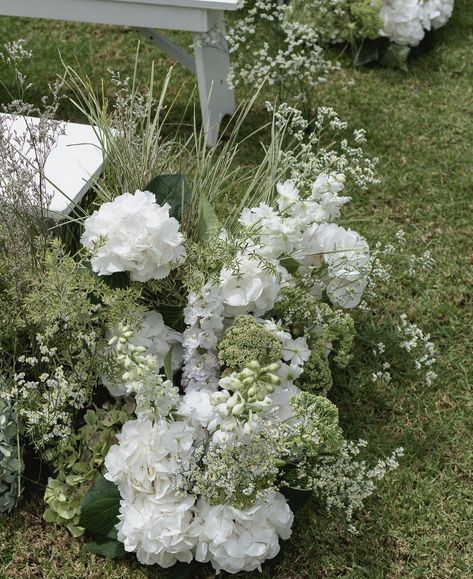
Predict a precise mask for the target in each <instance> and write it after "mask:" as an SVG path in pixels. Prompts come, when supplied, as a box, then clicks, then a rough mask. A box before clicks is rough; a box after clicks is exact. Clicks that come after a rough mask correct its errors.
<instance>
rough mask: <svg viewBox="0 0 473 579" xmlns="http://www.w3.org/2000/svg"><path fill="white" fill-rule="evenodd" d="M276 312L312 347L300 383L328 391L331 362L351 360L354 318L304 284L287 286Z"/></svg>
mask: <svg viewBox="0 0 473 579" xmlns="http://www.w3.org/2000/svg"><path fill="white" fill-rule="evenodd" d="M273 312H274V314H275V315H276V317H278V318H279V319H281V320H282V321H283V324H284V325H285V327H287V328H288V329H290V331H291V334H292V335H293V336H305V337H306V338H307V341H308V344H309V347H310V349H311V356H310V359H309V360H308V362H307V363H306V364H305V365H304V373H303V374H302V375H301V377H300V378H299V379H298V381H297V385H298V386H299V387H300V388H302V389H303V390H309V391H312V392H318V393H321V394H326V393H327V392H328V391H329V390H330V388H331V387H332V373H331V368H330V362H331V361H333V362H334V363H335V364H336V365H337V366H339V367H341V368H344V367H345V366H347V364H348V363H349V362H350V360H351V350H352V347H353V340H354V337H355V323H354V321H353V318H352V317H351V315H350V314H349V313H346V312H345V311H343V310H334V309H333V308H332V307H331V306H330V305H328V304H325V303H322V302H319V301H317V300H316V298H315V297H314V296H312V295H311V294H310V293H309V292H308V291H307V288H305V287H304V286H303V284H301V285H298V286H296V287H288V288H284V289H283V290H282V292H281V295H280V299H279V300H278V302H277V303H276V305H275V307H274V310H273Z"/></svg>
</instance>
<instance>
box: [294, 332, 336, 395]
mask: <svg viewBox="0 0 473 579" xmlns="http://www.w3.org/2000/svg"><path fill="white" fill-rule="evenodd" d="M296 384H297V386H298V387H299V388H301V390H307V391H309V392H314V393H317V394H321V395H324V396H325V395H326V394H327V393H328V391H329V390H330V389H331V388H332V385H333V379H332V371H331V369H330V363H329V359H328V357H327V348H326V344H324V343H323V342H322V341H320V340H314V341H313V342H312V343H311V350H310V358H309V360H308V361H307V362H306V363H305V365H304V372H303V373H302V375H301V376H300V377H299V378H298V379H297V381H296Z"/></svg>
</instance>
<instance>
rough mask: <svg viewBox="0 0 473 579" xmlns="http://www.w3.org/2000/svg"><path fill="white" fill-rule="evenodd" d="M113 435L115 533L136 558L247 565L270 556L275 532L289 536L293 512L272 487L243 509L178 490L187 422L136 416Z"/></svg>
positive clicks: (189, 437)
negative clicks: (116, 496) (117, 495)
mask: <svg viewBox="0 0 473 579" xmlns="http://www.w3.org/2000/svg"><path fill="white" fill-rule="evenodd" d="M190 395H192V393H191V394H190ZM184 398H185V397H184ZM117 438H118V444H116V445H114V446H112V447H111V449H110V451H109V453H108V455H107V457H106V460H105V466H106V469H107V473H106V475H105V476H106V478H107V479H108V480H110V481H113V482H114V483H115V484H117V486H118V488H119V490H120V494H121V497H122V500H121V503H120V515H119V523H118V525H117V529H118V535H117V537H118V540H119V541H121V542H123V544H124V546H125V549H126V551H129V552H135V553H136V555H137V558H138V560H139V561H140V562H141V563H144V564H146V565H153V564H158V565H160V566H161V567H170V566H172V565H174V563H176V562H177V561H182V562H187V563H188V562H190V561H191V560H192V558H193V557H195V558H196V559H197V560H198V561H201V562H207V561H210V562H211V563H212V565H213V566H214V567H215V569H216V570H217V572H219V571H220V570H225V571H228V572H230V573H236V572H238V571H241V570H247V571H252V570H254V569H260V568H261V564H262V563H263V562H264V561H265V560H266V559H269V558H272V557H274V556H276V554H277V553H278V551H279V538H282V539H287V538H289V536H290V535H291V526H292V522H293V514H292V512H291V510H290V508H289V506H288V504H287V502H286V500H285V498H284V497H283V496H282V495H280V494H279V493H273V494H272V495H271V496H269V497H268V498H267V500H265V501H264V502H263V501H257V502H256V503H255V504H254V505H253V507H251V508H250V509H247V510H243V511H242V510H239V509H236V508H234V507H231V506H227V505H217V506H210V505H208V504H206V503H205V502H204V501H202V500H198V501H197V498H196V497H195V496H194V495H192V494H188V493H186V492H183V491H180V490H179V484H178V479H179V477H180V473H181V472H182V469H183V465H184V469H185V464H186V463H188V461H189V460H190V457H191V453H192V451H193V445H194V444H195V443H196V441H197V440H198V438H196V431H195V429H194V428H193V427H192V426H191V425H190V424H189V422H188V421H186V420H178V421H175V422H167V421H166V420H163V419H161V420H158V421H155V422H152V421H150V420H148V419H145V418H141V419H138V420H134V421H129V422H127V423H126V424H125V425H124V426H123V430H122V432H121V434H119V435H118V437H117Z"/></svg>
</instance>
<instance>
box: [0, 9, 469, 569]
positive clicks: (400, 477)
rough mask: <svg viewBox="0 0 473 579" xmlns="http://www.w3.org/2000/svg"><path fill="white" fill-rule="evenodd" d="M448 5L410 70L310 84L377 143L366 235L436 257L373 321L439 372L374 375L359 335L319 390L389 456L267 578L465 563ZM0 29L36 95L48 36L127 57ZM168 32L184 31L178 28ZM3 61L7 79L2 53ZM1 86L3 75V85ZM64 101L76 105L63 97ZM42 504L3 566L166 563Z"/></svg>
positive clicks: (86, 58) (121, 39)
mask: <svg viewBox="0 0 473 579" xmlns="http://www.w3.org/2000/svg"><path fill="white" fill-rule="evenodd" d="M456 5H457V7H456V11H455V14H454V17H453V19H452V21H451V22H450V24H449V25H448V26H447V27H446V28H444V29H443V30H442V31H439V32H438V33H437V34H436V36H435V41H436V42H435V47H434V49H433V51H431V52H430V53H429V54H426V55H424V56H422V57H421V58H420V59H418V60H416V61H414V62H413V63H412V65H411V70H410V72H409V73H408V74H406V73H402V72H399V71H393V70H386V69H364V70H352V69H344V71H343V72H340V73H338V74H337V75H336V76H335V78H334V79H333V80H332V82H330V83H328V84H327V85H325V86H324V87H323V88H321V89H319V90H318V91H317V94H316V95H315V98H316V101H317V104H319V105H326V106H331V107H333V108H334V109H336V110H337V111H338V112H339V113H340V114H341V115H342V117H345V118H347V119H348V120H349V121H350V123H351V125H352V126H358V127H364V128H365V129H366V130H367V137H368V141H369V146H368V151H369V153H370V154H371V155H373V156H377V157H379V158H380V177H381V180H382V182H381V184H380V185H379V186H378V187H376V188H374V189H372V190H370V191H369V192H367V193H363V194H358V195H357V197H356V198H355V199H354V203H352V207H351V209H350V211H351V215H350V217H351V222H355V223H356V228H357V229H358V230H359V231H360V232H361V233H364V234H365V235H366V236H367V238H368V239H369V240H370V241H371V242H374V241H375V240H378V239H380V240H388V239H389V238H390V237H391V236H392V235H393V234H394V233H395V231H396V230H397V229H399V228H402V229H404V230H405V232H406V234H407V238H408V241H409V243H410V245H411V247H413V248H419V249H420V250H423V249H425V248H427V247H428V248H430V249H431V251H432V253H433V255H434V257H435V259H436V265H435V267H434V269H433V271H432V272H431V273H430V274H429V276H428V278H427V279H424V280H423V281H422V282H421V281H419V282H410V281H409V282H407V281H406V277H405V276H402V275H401V276H399V280H400V281H399V282H398V283H397V284H395V285H394V286H393V287H391V288H390V290H389V292H386V293H385V294H384V295H383V300H382V304H381V305H380V310H382V314H381V315H380V316H379V317H377V318H376V320H375V323H376V326H375V329H376V330H377V332H378V335H379V336H380V339H382V337H383V333H385V334H386V333H388V332H389V326H390V324H391V320H392V317H393V316H395V315H396V312H399V311H401V312H402V311H405V312H407V314H408V315H409V317H410V318H412V319H413V320H414V321H416V322H417V323H418V324H419V325H420V326H421V327H422V328H423V329H425V331H427V332H429V333H430V334H431V335H432V338H433V340H434V341H435V343H436V345H437V360H438V368H437V373H438V374H439V378H438V380H437V382H436V383H435V384H434V385H433V386H430V387H428V386H426V385H425V384H423V383H421V382H420V381H417V380H416V379H415V377H414V376H413V374H412V370H411V366H409V365H408V364H407V362H406V361H405V360H404V359H402V358H400V359H399V360H398V361H397V364H398V371H397V372H396V374H395V375H396V379H395V380H393V382H392V383H391V384H389V385H387V386H386V385H383V386H381V385H375V384H373V383H371V381H370V379H369V376H370V374H371V372H372V371H373V366H372V365H371V364H372V363H371V362H370V355H369V347H368V345H367V344H364V343H363V342H362V341H360V342H359V345H358V346H357V348H358V350H357V355H356V357H355V362H354V363H353V364H352V365H351V366H350V368H349V369H348V371H345V372H344V373H343V374H340V375H339V376H338V382H339V386H338V387H337V388H336V389H334V391H333V393H332V394H331V397H332V399H333V400H334V401H335V402H336V403H337V404H338V406H339V408H340V413H341V417H342V423H343V426H344V429H345V431H346V433H347V434H348V435H349V436H350V437H352V438H359V437H361V438H365V439H367V440H368V441H369V442H370V443H371V446H372V448H373V449H374V450H375V451H376V453H378V454H381V453H383V452H385V453H387V452H389V451H390V450H391V449H392V448H394V447H397V446H400V445H401V446H404V448H405V451H406V454H405V457H404V459H403V460H402V465H401V468H399V470H398V471H396V472H395V473H394V474H392V475H390V476H389V478H388V479H387V481H385V482H384V484H383V485H382V486H381V488H380V489H379V491H378V492H377V494H376V496H375V498H373V499H371V500H370V501H369V502H368V508H367V509H366V511H365V512H364V513H363V515H362V516H361V519H360V523H359V529H360V534H359V535H358V536H355V537H352V536H350V535H348V534H347V533H346V532H344V531H343V526H342V525H341V523H340V521H339V519H337V518H331V517H329V516H327V515H325V514H323V513H322V512H320V511H319V510H318V509H317V508H316V507H315V505H309V507H308V508H307V509H306V510H305V511H304V513H303V514H301V515H300V516H299V518H298V522H297V523H296V525H295V531H294V534H293V538H292V539H291V540H290V541H289V542H288V543H287V544H286V545H285V547H284V552H285V558H284V559H283V560H282V562H280V563H279V564H278V565H277V566H275V567H273V568H271V569H269V568H268V569H267V570H266V571H265V572H264V573H263V575H262V577H264V578H269V577H272V578H277V579H289V578H291V579H294V578H304V577H307V578H317V577H347V578H348V577H350V578H369V579H371V578H378V577H380V578H381V577H386V578H394V577H413V578H414V577H415V578H417V577H422V578H424V577H425V578H439V579H440V578H442V579H443V578H447V577H452V578H455V579H456V578H463V577H465V578H468V577H472V576H473V526H472V520H473V474H472V473H473V450H472V438H471V436H472V432H473V394H472V391H471V378H472V356H471V352H472V346H473V336H472V330H471V328H472V322H473V308H472V291H471V288H472V281H473V275H472V265H473V227H472V217H471V209H472V200H473V6H472V5H471V3H470V0H457V2H456ZM0 32H1V37H2V41H7V40H13V39H16V38H18V37H22V38H26V39H27V41H28V44H29V46H30V47H31V48H32V50H33V52H34V55H35V58H34V61H32V63H31V65H30V66H29V70H28V72H29V74H30V75H31V78H32V80H33V81H34V82H35V91H36V92H35V98H37V99H38V100H39V99H40V97H41V95H42V94H43V93H44V92H46V90H47V83H48V82H49V81H51V80H52V79H53V78H54V75H55V73H57V72H59V71H60V70H61V57H60V56H59V54H58V50H60V51H61V56H62V58H63V59H64V61H65V62H67V63H68V64H72V65H74V64H76V63H77V65H78V66H79V67H80V69H81V70H82V71H83V72H84V73H86V74H88V75H90V76H91V78H92V79H94V80H97V81H98V80H99V79H100V78H101V77H102V76H103V75H104V74H106V71H107V69H109V68H111V69H114V70H121V71H123V72H124V74H127V73H130V72H131V70H132V66H133V53H134V50H135V48H136V42H137V40H138V38H139V37H138V34H137V33H136V32H134V31H132V30H123V29H114V28H107V27H98V26H97V27H96V26H86V25H79V24H64V23H57V22H44V21H43V22H42V21H28V20H17V19H9V18H1V19H0ZM180 40H181V41H183V42H184V43H186V42H188V38H187V36H185V35H182V36H181V38H180ZM141 54H142V61H143V70H144V71H146V69H147V67H148V65H149V64H150V62H151V60H152V59H156V66H157V78H158V82H159V78H160V77H161V76H164V74H165V72H166V71H167V69H168V66H169V64H170V61H169V60H168V59H167V58H166V57H164V56H162V55H161V54H160V53H159V52H157V51H155V50H154V49H153V47H152V46H151V45H148V44H146V43H145V44H144V46H143V48H142V53H141ZM0 75H1V78H2V79H3V80H4V81H5V83H6V85H7V87H8V86H9V80H8V76H7V75H3V73H2V68H0ZM193 89H194V85H193V78H192V77H191V75H190V74H188V73H187V72H185V71H184V70H183V69H182V68H180V67H178V68H176V70H175V74H174V81H173V91H175V92H176V93H177V91H179V90H180V91H181V96H180V97H179V100H178V102H177V104H176V108H175V111H174V114H175V115H176V119H177V118H178V116H179V115H180V114H183V113H184V107H185V103H186V102H187V98H188V97H189V96H190V95H191V94H192V91H193ZM7 98H8V95H7V91H6V90H5V89H3V90H2V91H1V93H0V100H2V101H6V100H7ZM263 109H264V98H261V99H260V101H259V103H258V104H257V106H256V108H255V110H254V112H252V113H251V115H250V118H249V120H248V123H249V125H252V126H255V124H256V123H259V122H261V121H262V119H263V118H264V110H263ZM62 112H63V114H64V117H65V118H71V119H73V118H74V119H75V118H78V117H77V115H76V113H75V112H74V111H73V108H72V107H71V106H70V105H67V104H65V105H64V108H63V111H62ZM190 115H191V112H189V113H188V116H189V120H190V119H191V116H190ZM256 146H257V143H254V146H249V147H248V151H247V153H245V154H244V155H243V156H242V159H241V162H243V163H247V164H251V163H254V162H255V161H254V158H255V157H254V151H255V147H256ZM371 331H372V329H371V328H370V327H368V324H367V326H366V328H360V332H361V333H362V334H363V336H367V335H368V334H369V332H371ZM41 514H42V505H41V501H40V498H39V496H35V495H33V496H30V497H29V498H27V499H26V500H25V501H24V502H23V503H22V505H21V507H20V508H19V509H18V510H17V511H16V512H15V513H13V514H12V515H11V516H8V517H4V518H3V519H2V520H0V578H10V577H16V578H33V577H41V578H43V577H44V578H46V577H47V578H71V579H73V578H77V579H80V578H85V577H87V578H102V577H108V578H109V579H118V578H128V577H130V578H131V577H133V578H135V579H141V578H145V577H165V576H166V574H165V573H163V572H161V571H158V570H156V569H152V568H149V569H147V568H139V567H138V565H136V564H135V563H133V562H132V561H122V562H114V561H107V560H104V559H101V558H100V557H98V556H94V555H90V554H87V553H84V552H83V550H82V544H81V542H80V541H76V540H73V539H72V538H70V537H69V536H68V533H67V531H65V530H63V529H57V528H55V527H54V526H51V525H46V524H45V523H43V522H42V519H41ZM210 576H212V573H211V572H210V571H209V572H207V573H206V572H205V571H203V572H202V574H201V577H210ZM249 576H250V575H249V574H240V575H239V577H249ZM251 576H253V575H251Z"/></svg>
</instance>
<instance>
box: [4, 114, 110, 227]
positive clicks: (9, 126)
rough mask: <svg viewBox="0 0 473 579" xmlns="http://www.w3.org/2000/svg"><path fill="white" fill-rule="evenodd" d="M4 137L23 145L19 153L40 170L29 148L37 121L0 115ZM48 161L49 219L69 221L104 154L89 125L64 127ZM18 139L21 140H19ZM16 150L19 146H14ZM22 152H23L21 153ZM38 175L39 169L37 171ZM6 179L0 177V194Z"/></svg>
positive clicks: (89, 185)
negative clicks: (31, 133) (69, 216)
mask: <svg viewBox="0 0 473 579" xmlns="http://www.w3.org/2000/svg"><path fill="white" fill-rule="evenodd" d="M0 117H1V123H0V124H1V125H2V127H3V131H4V134H5V135H6V136H7V138H9V139H10V140H11V141H12V142H13V143H15V142H17V141H18V143H21V145H19V146H18V148H17V149H16V153H15V154H17V155H18V157H19V158H21V160H24V161H25V163H28V166H29V167H32V168H33V169H36V167H38V165H37V161H36V158H35V151H34V150H33V149H32V148H31V146H29V144H28V139H25V138H24V136H25V135H28V132H29V127H32V126H34V125H36V124H37V123H38V119H37V118H34V117H23V116H11V115H6V114H4V113H0ZM61 129H62V130H61V131H60V134H59V135H58V136H57V138H56V142H55V145H54V147H53V148H52V150H51V152H50V153H49V155H48V158H47V160H46V163H45V166H44V171H43V172H42V175H44V178H45V185H44V187H45V193H46V195H47V196H48V198H49V199H51V202H50V204H49V208H48V214H49V217H51V218H53V219H56V220H59V219H63V218H64V217H67V215H69V214H70V213H71V211H72V210H73V208H74V207H75V206H76V205H77V204H78V203H79V202H80V200H81V199H82V197H83V196H84V194H85V193H86V192H87V191H88V190H89V189H90V187H91V186H92V183H93V181H94V179H95V178H96V177H98V176H99V175H100V173H101V172H102V168H103V162H104V158H103V151H102V146H101V144H100V139H99V138H98V136H97V134H96V131H95V130H94V128H93V127H91V126H89V125H81V124H77V123H64V124H63V126H62V125H61ZM15 137H18V139H16V138H15ZM14 146H15V148H16V145H14ZM19 149H21V150H19ZM37 174H38V175H39V168H38V169H37ZM2 185H7V184H5V183H3V178H2V177H1V176H0V190H1V188H2Z"/></svg>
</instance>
